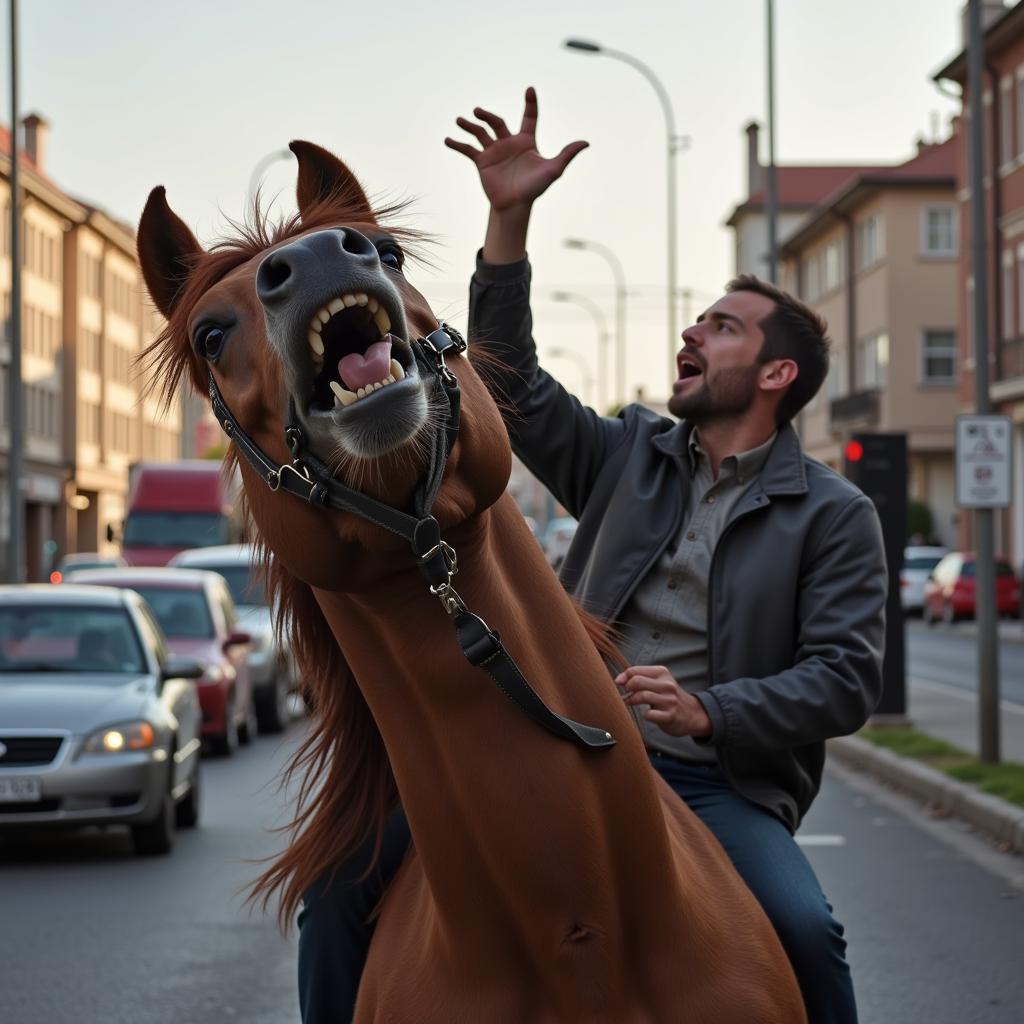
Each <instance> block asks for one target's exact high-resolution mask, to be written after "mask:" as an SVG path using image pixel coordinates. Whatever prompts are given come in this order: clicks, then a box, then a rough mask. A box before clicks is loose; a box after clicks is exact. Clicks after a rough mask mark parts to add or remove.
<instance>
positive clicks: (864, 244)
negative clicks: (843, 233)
mask: <svg viewBox="0 0 1024 1024" xmlns="http://www.w3.org/2000/svg"><path fill="white" fill-rule="evenodd" d="M881 258H882V225H881V221H880V220H879V218H878V217H868V218H867V220H863V221H861V222H860V224H858V225H857V266H858V268H860V269H861V270H863V269H864V268H865V267H870V266H872V265H873V264H874V263H877V262H878V261H879V260H880V259H881Z"/></svg>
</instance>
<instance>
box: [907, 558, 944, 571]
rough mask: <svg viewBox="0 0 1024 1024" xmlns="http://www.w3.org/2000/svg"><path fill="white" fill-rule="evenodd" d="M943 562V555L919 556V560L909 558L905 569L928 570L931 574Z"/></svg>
mask: <svg viewBox="0 0 1024 1024" xmlns="http://www.w3.org/2000/svg"><path fill="white" fill-rule="evenodd" d="M941 561H942V555H919V556H918V557H917V558H908V559H907V560H906V561H905V562H904V563H903V568H904V569H927V570H928V572H931V571H932V569H934V568H935V566H937V565H938V564H939V562H941Z"/></svg>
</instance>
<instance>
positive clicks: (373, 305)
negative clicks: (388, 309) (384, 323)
mask: <svg viewBox="0 0 1024 1024" xmlns="http://www.w3.org/2000/svg"><path fill="white" fill-rule="evenodd" d="M366 308H367V309H368V310H369V311H370V312H371V313H376V312H377V310H378V309H379V308H380V303H379V302H378V301H377V300H376V299H375V298H374V297H373V296H372V295H371V296H370V298H369V299H368V300H367V302H366Z"/></svg>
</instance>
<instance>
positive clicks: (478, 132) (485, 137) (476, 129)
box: [455, 117, 494, 149]
mask: <svg viewBox="0 0 1024 1024" xmlns="http://www.w3.org/2000/svg"><path fill="white" fill-rule="evenodd" d="M455 123H456V124H457V125H458V126H459V127H460V128H461V129H462V130H463V131H464V132H469V134H470V135H472V136H473V138H474V139H476V141H477V142H479V143H480V145H481V146H483V148H484V149H486V148H487V147H488V146H493V145H494V139H492V138H491V135H490V133H489V132H488V131H487V129H486V128H485V127H484V126H483V125H481V124H477V123H476V121H470V119H469V118H468V117H457V118H455Z"/></svg>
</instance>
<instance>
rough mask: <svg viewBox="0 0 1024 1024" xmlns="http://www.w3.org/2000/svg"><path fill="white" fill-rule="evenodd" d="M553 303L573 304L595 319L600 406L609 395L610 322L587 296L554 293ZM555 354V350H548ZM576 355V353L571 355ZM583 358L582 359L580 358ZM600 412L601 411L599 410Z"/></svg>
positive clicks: (574, 293)
mask: <svg viewBox="0 0 1024 1024" xmlns="http://www.w3.org/2000/svg"><path fill="white" fill-rule="evenodd" d="M551 300H552V302H571V303H573V305H576V306H579V307H580V308H582V309H585V310H586V311H587V312H588V313H589V314H590V315H591V316H592V317H593V318H594V323H595V324H596V326H597V339H598V350H597V396H596V398H597V403H598V404H600V403H601V402H602V401H603V400H604V399H605V398H606V397H607V394H608V387H607V382H608V372H607V364H608V337H609V336H608V321H607V319H606V318H605V315H604V312H603V311H602V309H601V307H600V306H599V305H598V304H597V303H596V302H595V301H594V300H593V299H591V298H589V297H588V296H586V295H578V294H576V292H552V293H551ZM548 351H549V352H551V353H554V352H555V350H554V349H548ZM570 354H571V355H575V354H576V353H570ZM580 358H582V357H580ZM599 411H600V410H599Z"/></svg>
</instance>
